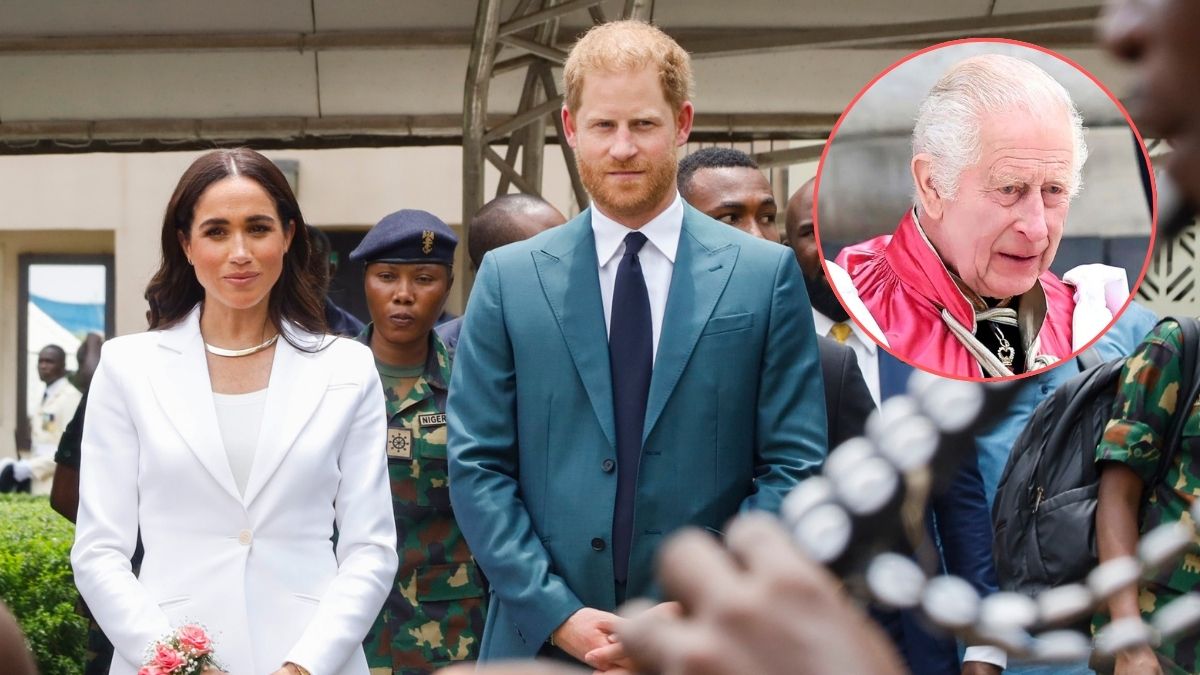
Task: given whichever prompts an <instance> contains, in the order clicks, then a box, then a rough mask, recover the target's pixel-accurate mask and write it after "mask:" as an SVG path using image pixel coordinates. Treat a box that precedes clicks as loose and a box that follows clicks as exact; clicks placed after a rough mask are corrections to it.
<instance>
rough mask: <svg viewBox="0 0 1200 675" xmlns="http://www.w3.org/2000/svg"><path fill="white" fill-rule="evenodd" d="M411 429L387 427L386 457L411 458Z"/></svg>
mask: <svg viewBox="0 0 1200 675" xmlns="http://www.w3.org/2000/svg"><path fill="white" fill-rule="evenodd" d="M412 438H413V436H412V430H411V429H388V437H387V456H388V459H412Z"/></svg>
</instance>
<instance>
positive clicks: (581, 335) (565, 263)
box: [533, 209, 616, 448]
mask: <svg viewBox="0 0 1200 675" xmlns="http://www.w3.org/2000/svg"><path fill="white" fill-rule="evenodd" d="M557 234H558V235H559V236H557V237H554V238H553V239H552V240H551V241H550V242H548V243H547V245H546V247H545V248H543V249H542V250H540V251H534V252H533V262H534V266H535V267H536V268H537V273H538V278H539V279H540V280H541V284H542V292H544V293H545V294H546V301H547V302H549V304H550V309H551V310H552V311H553V312H554V317H555V319H557V320H558V327H559V330H561V331H562V334H563V338H564V339H565V340H566V342H567V349H568V351H569V352H570V353H571V359H572V361H574V363H575V369H576V370H577V371H578V372H579V378H580V379H581V380H582V381H583V386H584V389H586V390H587V394H588V399H589V400H590V401H591V402H592V408H593V409H594V410H595V412H596V418H597V419H598V420H599V422H600V428H601V429H603V430H604V436H605V437H606V438H607V439H608V442H609V444H610V445H612V446H613V447H614V448H615V447H616V432H615V430H614V423H613V401H612V397H613V394H612V372H611V370H610V366H609V360H608V337H607V336H608V331H607V329H606V328H605V324H604V304H603V302H602V300H601V298H600V277H599V273H598V263H597V261H596V244H595V238H594V237H593V235H592V219H591V210H590V209H588V210H585V211H584V212H583V213H581V214H579V215H578V216H576V217H575V218H574V219H573V220H572V221H571V222H569V223H567V224H566V225H563V226H562V229H561V230H559V232H558V233H557Z"/></svg>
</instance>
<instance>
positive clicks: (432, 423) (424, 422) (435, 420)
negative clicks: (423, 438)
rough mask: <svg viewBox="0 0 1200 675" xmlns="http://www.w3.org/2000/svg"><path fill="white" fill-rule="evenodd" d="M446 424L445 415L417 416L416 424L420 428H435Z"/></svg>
mask: <svg viewBox="0 0 1200 675" xmlns="http://www.w3.org/2000/svg"><path fill="white" fill-rule="evenodd" d="M445 423H446V413H430V414H428V415H417V424H418V425H419V426H422V427H437V426H441V425H443V424H445Z"/></svg>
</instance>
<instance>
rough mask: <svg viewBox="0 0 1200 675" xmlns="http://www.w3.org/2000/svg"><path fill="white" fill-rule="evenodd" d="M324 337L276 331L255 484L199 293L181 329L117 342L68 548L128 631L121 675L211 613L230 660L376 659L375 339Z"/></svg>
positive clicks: (383, 565)
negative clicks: (219, 377) (137, 552)
mask: <svg viewBox="0 0 1200 675" xmlns="http://www.w3.org/2000/svg"><path fill="white" fill-rule="evenodd" d="M289 328H290V329H291V331H292V333H294V334H296V335H299V336H300V338H301V339H307V340H309V341H310V342H315V343H318V344H319V343H320V340H321V338H318V337H317V336H312V335H309V334H307V333H303V332H301V331H298V330H297V329H295V327H293V326H289ZM324 339H325V340H326V341H327V342H328V341H330V340H332V343H331V344H328V346H327V348H325V349H324V350H322V351H317V352H313V353H308V352H305V351H301V350H298V349H296V348H295V347H293V346H291V345H290V344H288V343H287V342H286V341H285V340H283V339H280V340H279V342H278V343H276V347H275V360H274V364H273V366H272V369H271V379H270V385H269V387H268V393H267V400H266V404H265V410H264V413H263V420H262V431H261V434H260V437H259V439H258V446H257V450H256V452H255V456H254V463H253V466H252V468H251V471H250V477H249V481H248V483H247V485H246V491H245V495H244V497H243V496H242V495H240V494H239V493H238V489H237V487H236V485H235V483H234V479H233V474H232V472H231V470H230V468H229V463H228V460H227V459H226V454H225V450H224V446H223V443H222V440H221V435H220V432H219V430H218V427H217V418H216V411H215V407H214V404H213V397H212V390H211V383H210V380H209V377H208V368H207V365H206V362H205V356H204V346H203V342H202V339H201V336H200V324H199V310H198V308H197V309H194V310H192V313H191V314H190V315H189V316H188V317H187V319H185V320H184V321H182V322H181V323H179V324H177V325H176V326H174V327H172V328H169V329H167V330H163V331H152V332H147V333H140V334H137V335H129V336H126V337H120V338H117V339H115V340H111V341H109V342H107V343H105V345H104V348H103V352H102V357H101V360H100V365H99V368H98V369H97V371H96V374H95V378H94V379H93V380H92V386H91V392H90V395H89V402H88V411H87V420H86V423H85V425H84V434H83V453H82V466H81V469H80V483H79V496H80V498H79V517H78V525H77V529H76V534H75V546H74V548H73V549H72V551H71V563H72V565H73V566H74V570H75V582H76V584H77V585H78V587H79V591H80V593H81V594H82V595H83V598H84V600H86V601H87V604H88V606H89V607H90V608H91V610H92V612H93V613H94V615H95V617H96V620H97V621H98V622H99V624H100V627H101V628H102V629H103V630H104V633H105V634H106V635H107V636H108V637H109V639H111V640H112V643H113V645H114V646H115V647H116V654H115V656H114V658H113V665H112V670H111V673H112V675H128V674H131V673H135V672H136V671H137V668H138V666H139V665H140V663H141V662H142V660H143V658H144V650H145V649H146V647H147V646H148V645H150V644H151V643H152V642H154V641H156V640H159V639H161V638H163V637H165V636H167V635H168V634H169V633H170V632H171V631H172V630H173V628H175V627H178V626H180V625H182V624H184V623H198V624H201V625H202V626H204V627H205V628H207V629H208V631H209V634H210V635H211V636H212V637H213V639H214V641H215V655H216V657H217V659H218V660H219V661H220V663H221V664H222V665H223V666H224V669H225V670H227V671H228V672H230V673H232V674H233V675H266V674H267V673H271V672H273V671H274V670H276V669H277V668H279V667H280V665H281V664H282V663H283V662H284V661H294V662H296V663H298V664H300V665H302V666H304V667H306V668H307V669H308V670H310V671H311V672H312V673H313V675H334V674H336V675H365V674H366V673H367V665H366V659H365V657H364V655H363V651H362V647H361V643H362V640H363V637H364V636H365V635H366V633H367V631H368V629H369V628H370V626H371V623H372V622H373V621H374V619H375V617H376V615H377V614H378V612H379V609H380V607H381V606H382V604H383V601H384V598H385V597H386V596H387V593H388V589H389V587H390V586H391V584H392V582H393V580H394V578H395V573H396V565H397V556H396V529H395V520H394V518H393V515H392V505H391V497H390V493H389V489H388V482H387V455H386V451H385V448H384V443H385V439H386V438H387V432H386V420H385V412H384V399H383V393H382V392H383V390H382V387H381V386H380V384H379V376H378V375H377V373H376V370H375V365H374V361H373V359H372V357H371V352H370V350H369V349H367V348H366V347H364V346H363V345H360V344H358V343H356V342H354V341H352V340H345V339H332V338H324ZM301 344H304V343H303V342H302V343H301ZM335 525H336V527H337V544H336V552H335V548H334V544H333V543H332V542H331V538H332V537H333V535H334V526H335ZM139 528H140V531H141V536H142V541H143V544H144V546H145V558H144V559H143V562H142V567H141V573H140V576H139V577H136V578H135V577H134V575H133V574H132V573H131V571H130V563H129V559H130V557H131V556H132V555H133V552H134V547H135V544H136V541H137V536H138V531H139Z"/></svg>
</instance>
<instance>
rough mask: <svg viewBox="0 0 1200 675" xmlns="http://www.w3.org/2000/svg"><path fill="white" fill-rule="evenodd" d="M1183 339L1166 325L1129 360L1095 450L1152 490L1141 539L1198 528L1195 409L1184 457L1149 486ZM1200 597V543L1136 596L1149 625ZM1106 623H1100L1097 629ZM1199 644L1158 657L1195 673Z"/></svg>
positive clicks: (1172, 668)
mask: <svg viewBox="0 0 1200 675" xmlns="http://www.w3.org/2000/svg"><path fill="white" fill-rule="evenodd" d="M1182 349H1183V343H1182V333H1181V331H1180V329H1179V324H1177V323H1175V322H1173V321H1172V322H1163V323H1160V324H1159V325H1158V326H1157V327H1156V328H1155V329H1154V330H1153V331H1151V332H1150V335H1148V336H1147V337H1146V340H1145V341H1144V342H1142V344H1141V345H1140V346H1139V347H1138V348H1137V351H1135V352H1134V353H1133V355H1132V356H1130V357H1129V360H1128V361H1127V362H1126V364H1125V368H1124V369H1123V370H1122V371H1121V380H1120V385H1119V386H1120V388H1119V390H1118V392H1117V400H1116V403H1115V406H1114V408H1113V412H1114V416H1115V417H1114V419H1112V420H1110V421H1109V423H1108V426H1107V428H1106V429H1105V431H1104V438H1103V440H1101V442H1100V445H1099V447H1097V448H1096V461H1097V462H1101V461H1110V462H1120V463H1122V464H1125V465H1126V466H1128V467H1129V468H1130V469H1132V470H1133V471H1135V472H1136V473H1137V474H1138V476H1140V477H1141V478H1142V480H1143V481H1144V482H1146V483H1147V488H1146V489H1147V492H1148V494H1149V497H1148V501H1147V503H1146V506H1145V508H1144V509H1143V516H1142V523H1141V531H1142V532H1143V533H1144V532H1148V531H1150V530H1151V529H1153V528H1155V527H1157V526H1158V525H1161V524H1162V523H1174V522H1180V521H1182V522H1184V523H1186V524H1188V525H1189V526H1190V525H1192V517H1191V515H1190V514H1189V513H1188V508H1189V507H1190V506H1191V504H1192V501H1193V500H1195V498H1196V496H1197V495H1200V406H1197V404H1196V402H1195V401H1188V402H1187V405H1190V406H1191V411H1190V412H1189V413H1188V418H1187V422H1186V423H1185V425H1184V428H1183V438H1182V443H1181V444H1180V446H1179V452H1178V453H1177V455H1176V456H1175V457H1174V458H1172V460H1171V465H1170V468H1169V469H1168V471H1167V474H1166V479H1165V480H1164V482H1163V483H1162V484H1160V485H1155V486H1151V485H1149V483H1151V482H1152V481H1153V480H1154V477H1155V474H1156V473H1157V471H1158V461H1159V457H1161V450H1162V449H1163V447H1164V444H1163V442H1164V440H1165V439H1164V438H1163V437H1164V436H1165V435H1166V434H1167V433H1169V430H1170V425H1171V418H1172V416H1173V415H1174V414H1175V410H1176V407H1177V404H1178V401H1177V400H1176V398H1177V397H1178V396H1179V389H1180V387H1181V385H1182V384H1185V383H1181V382H1180V378H1181V373H1180V366H1181V363H1180V361H1181V354H1182ZM1197 589H1200V539H1193V541H1192V545H1191V546H1190V547H1189V548H1188V550H1187V552H1186V553H1185V555H1184V556H1183V558H1181V559H1180V560H1179V562H1178V563H1177V564H1175V565H1174V566H1168V567H1166V568H1165V569H1163V570H1160V571H1159V572H1158V573H1156V574H1155V575H1154V576H1153V577H1152V578H1151V579H1150V580H1149V581H1147V582H1146V583H1145V584H1144V585H1143V587H1142V588H1141V590H1140V591H1139V595H1138V604H1139V605H1140V607H1141V611H1142V616H1143V618H1146V619H1149V617H1150V616H1151V615H1152V614H1154V612H1156V611H1157V610H1158V608H1160V607H1162V606H1163V605H1165V604H1166V603H1168V602H1170V601H1172V600H1174V599H1175V598H1178V597H1179V596H1180V595H1182V594H1184V593H1187V592H1189V591H1194V590H1197ZM1105 622H1107V616H1106V615H1097V617H1096V619H1095V621H1094V622H1093V624H1094V628H1098V627H1099V626H1100V625H1102V624H1103V623H1105ZM1198 647H1200V639H1198V638H1197V636H1195V635H1189V636H1186V637H1183V638H1181V639H1179V640H1177V641H1175V642H1173V643H1167V644H1164V645H1162V646H1160V647H1159V648H1157V649H1156V652H1157V653H1158V658H1159V662H1160V663H1161V664H1162V668H1163V671H1164V672H1166V673H1194V672H1196V667H1197V665H1200V658H1197V657H1198V655H1200V654H1198Z"/></svg>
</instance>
